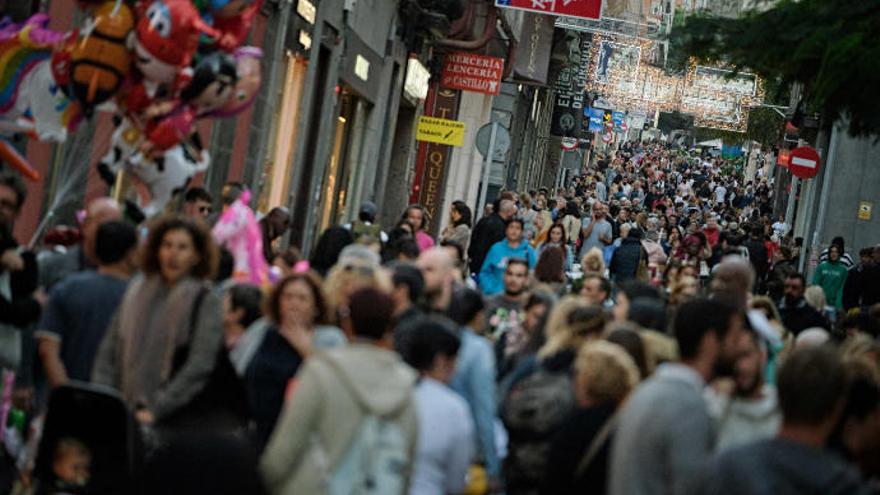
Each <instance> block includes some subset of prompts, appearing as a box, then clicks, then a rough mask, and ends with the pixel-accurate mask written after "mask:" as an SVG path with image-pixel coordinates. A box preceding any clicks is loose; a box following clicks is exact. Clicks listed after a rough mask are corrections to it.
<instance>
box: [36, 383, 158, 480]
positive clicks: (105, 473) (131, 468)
mask: <svg viewBox="0 0 880 495" xmlns="http://www.w3.org/2000/svg"><path fill="white" fill-rule="evenodd" d="M140 445H141V442H140V434H139V430H138V428H137V426H136V423H135V421H134V418H133V417H132V414H131V411H129V409H128V407H127V406H126V404H125V402H124V401H123V400H122V397H120V396H119V395H118V394H117V393H116V392H115V391H114V390H112V389H109V388H106V387H102V386H98V385H92V384H86V383H76V382H74V383H72V384H70V385H65V386H62V387H58V388H56V389H55V390H53V391H52V394H51V395H50V397H49V407H48V411H47V413H46V417H45V421H44V423H43V434H42V437H41V439H40V443H39V447H38V450H37V456H36V461H35V465H34V471H33V480H34V491H33V493H34V494H35V495H62V494H71V495H103V494H119V493H128V492H131V491H132V489H133V482H134V478H135V472H136V469H137V466H138V465H139V463H140V454H139V453H140V452H141V447H140Z"/></svg>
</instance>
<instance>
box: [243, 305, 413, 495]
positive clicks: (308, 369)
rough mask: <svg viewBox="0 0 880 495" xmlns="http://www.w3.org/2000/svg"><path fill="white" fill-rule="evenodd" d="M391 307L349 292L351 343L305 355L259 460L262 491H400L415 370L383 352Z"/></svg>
mask: <svg viewBox="0 0 880 495" xmlns="http://www.w3.org/2000/svg"><path fill="white" fill-rule="evenodd" d="M392 307H393V302H392V301H391V298H390V297H389V296H387V295H386V294H384V293H382V292H380V291H378V290H376V289H373V288H363V289H359V290H357V291H355V292H354V293H352V294H351V296H350V298H349V305H348V308H349V310H348V312H347V313H346V314H345V315H344V316H345V318H344V319H343V321H342V326H343V329H344V330H345V332H346V334H347V335H348V336H349V337H350V338H351V339H352V343H351V344H349V345H347V346H344V347H339V348H336V349H330V350H328V351H327V352H323V353H318V354H315V355H314V356H313V357H312V358H311V359H309V360H308V361H306V363H305V366H304V367H303V369H302V370H301V371H300V373H299V375H298V377H297V384H296V387H295V388H294V389H293V391H292V394H291V396H290V398H289V399H288V401H287V405H286V407H285V408H284V410H283V411H282V414H281V417H280V419H279V421H278V426H277V428H276V429H275V431H274V433H273V434H272V436H271V437H270V439H269V444H268V446H267V447H266V450H265V452H264V453H263V457H262V459H261V461H260V468H261V471H262V473H263V478H264V480H265V482H266V485H267V488H268V489H269V491H270V493H272V494H274V495H298V494H325V493H342V492H344V493H352V492H357V493H375V494H376V495H379V494H382V495H403V494H405V493H407V491H408V485H409V479H410V473H411V470H412V465H413V460H414V459H415V453H416V438H417V430H418V412H417V409H416V403H415V400H414V397H413V391H414V386H415V383H416V379H417V375H416V373H415V372H414V371H413V370H412V369H411V368H410V367H409V366H407V365H406V364H405V363H404V362H403V361H402V360H401V359H400V357H399V356H398V355H397V353H395V352H394V351H392V350H391V348H392V345H393V337H392V332H391V324H392V314H391V310H392Z"/></svg>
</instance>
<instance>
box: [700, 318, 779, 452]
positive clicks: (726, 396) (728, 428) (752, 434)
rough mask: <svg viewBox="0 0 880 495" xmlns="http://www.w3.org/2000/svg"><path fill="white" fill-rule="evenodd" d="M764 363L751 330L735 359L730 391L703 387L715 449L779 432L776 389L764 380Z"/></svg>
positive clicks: (761, 345)
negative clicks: (710, 419)
mask: <svg viewBox="0 0 880 495" xmlns="http://www.w3.org/2000/svg"><path fill="white" fill-rule="evenodd" d="M766 365H767V348H766V343H765V342H764V341H763V340H762V339H761V337H760V336H759V335H758V334H757V333H752V334H750V335H749V338H748V339H747V342H746V343H744V344H743V352H742V354H741V355H740V356H739V358H738V359H737V361H736V368H735V371H734V376H733V383H732V385H733V387H732V390H724V389H723V387H709V388H708V389H707V391H706V400H707V402H708V404H709V414H710V415H711V416H712V419H713V421H714V424H715V431H716V432H717V439H716V442H715V449H716V451H718V452H720V451H723V450H727V449H730V448H733V447H738V446H740V445H745V444H747V443H751V442H755V441H758V440H763V439H767V438H771V437H773V436H775V435H776V432H777V431H779V425H780V423H781V422H782V415H781V413H780V412H779V403H778V402H777V400H776V389H775V388H774V387H773V386H772V385H769V384H767V383H765V382H764V369H765V367H766Z"/></svg>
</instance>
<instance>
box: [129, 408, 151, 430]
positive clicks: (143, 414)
mask: <svg viewBox="0 0 880 495" xmlns="http://www.w3.org/2000/svg"><path fill="white" fill-rule="evenodd" d="M134 417H135V419H137V420H138V423H140V424H142V425H147V426H149V425H152V424H153V423H154V422H155V421H156V418H155V417H153V413H151V412H150V411H149V410H147V409H138V410H137V411H135V413H134Z"/></svg>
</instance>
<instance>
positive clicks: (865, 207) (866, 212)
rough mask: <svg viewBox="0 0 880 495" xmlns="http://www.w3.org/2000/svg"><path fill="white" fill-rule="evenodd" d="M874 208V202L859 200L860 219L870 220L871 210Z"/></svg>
mask: <svg viewBox="0 0 880 495" xmlns="http://www.w3.org/2000/svg"><path fill="white" fill-rule="evenodd" d="M873 209H874V203H871V202H870V201H861V202H859V220H870V219H871V211H872V210H873Z"/></svg>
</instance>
